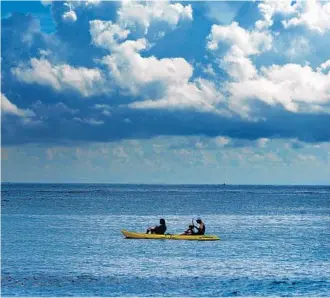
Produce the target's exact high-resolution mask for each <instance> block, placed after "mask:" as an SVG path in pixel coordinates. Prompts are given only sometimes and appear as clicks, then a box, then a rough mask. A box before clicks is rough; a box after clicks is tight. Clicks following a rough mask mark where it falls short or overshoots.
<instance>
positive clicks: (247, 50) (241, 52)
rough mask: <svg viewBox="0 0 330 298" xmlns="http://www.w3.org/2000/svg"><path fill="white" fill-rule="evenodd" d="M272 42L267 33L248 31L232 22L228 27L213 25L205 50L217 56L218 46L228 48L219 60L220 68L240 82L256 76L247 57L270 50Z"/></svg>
mask: <svg viewBox="0 0 330 298" xmlns="http://www.w3.org/2000/svg"><path fill="white" fill-rule="evenodd" d="M272 40H273V38H272V35H271V34H270V33H269V32H268V31H258V30H251V31H248V30H245V29H244V28H242V27H240V26H239V25H238V23H236V22H233V23H231V24H230V25H228V26H220V25H213V26H212V29H211V33H210V35H209V36H208V43H207V48H208V49H209V50H210V51H212V52H214V54H215V55H216V56H217V55H218V50H220V48H219V45H220V44H225V45H227V46H229V49H228V51H227V52H226V53H225V55H224V56H223V57H222V58H220V59H219V62H220V66H221V67H222V68H223V69H225V70H226V71H227V73H228V74H229V75H230V77H231V78H232V79H234V80H238V81H241V80H247V79H250V78H253V77H255V76H256V73H257V70H256V68H255V66H254V65H253V63H252V61H251V60H250V58H249V56H251V55H259V54H261V53H262V52H265V51H268V50H270V49H271V46H272Z"/></svg>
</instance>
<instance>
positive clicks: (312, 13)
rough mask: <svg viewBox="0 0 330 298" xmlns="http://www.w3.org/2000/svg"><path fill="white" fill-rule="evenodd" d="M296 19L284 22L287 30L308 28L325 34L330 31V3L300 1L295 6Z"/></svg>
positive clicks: (314, 0)
mask: <svg viewBox="0 0 330 298" xmlns="http://www.w3.org/2000/svg"><path fill="white" fill-rule="evenodd" d="M294 8H295V14H296V15H295V17H292V18H291V19H289V20H284V21H283V25H284V26H285V27H286V28H290V27H296V26H302V25H303V26H306V27H307V28H308V29H310V30H314V31H317V32H319V33H320V34H324V33H325V32H326V31H329V30H330V2H328V1H324V2H321V1H317V0H309V1H300V2H298V3H297V4H296V5H295V6H294Z"/></svg>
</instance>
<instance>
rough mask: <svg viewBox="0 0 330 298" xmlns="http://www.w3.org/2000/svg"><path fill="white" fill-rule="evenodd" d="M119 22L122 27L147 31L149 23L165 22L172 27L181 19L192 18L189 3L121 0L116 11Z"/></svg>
mask: <svg viewBox="0 0 330 298" xmlns="http://www.w3.org/2000/svg"><path fill="white" fill-rule="evenodd" d="M118 16H119V22H120V23H122V25H123V26H124V27H130V28H136V27H141V28H142V30H143V32H144V34H147V33H148V29H149V27H150V25H151V23H157V22H166V23H167V24H168V25H170V26H171V27H172V28H174V27H176V26H177V25H178V23H179V22H180V21H181V20H192V18H193V16H192V8H191V5H190V4H189V5H186V6H184V5H182V4H180V3H174V4H170V3H169V2H168V1H145V2H137V1H123V2H122V7H121V8H120V9H119V11H118Z"/></svg>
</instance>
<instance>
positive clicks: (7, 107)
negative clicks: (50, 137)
mask: <svg viewBox="0 0 330 298" xmlns="http://www.w3.org/2000/svg"><path fill="white" fill-rule="evenodd" d="M1 112H2V113H3V114H4V115H14V116H18V117H22V118H25V117H33V116H35V114H34V113H33V112H32V111H31V110H29V109H26V110H24V109H20V108H18V107H17V106H16V105H15V104H13V103H11V102H10V101H9V99H8V98H7V96H6V95H4V94H2V93H1Z"/></svg>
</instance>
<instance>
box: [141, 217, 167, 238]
mask: <svg viewBox="0 0 330 298" xmlns="http://www.w3.org/2000/svg"><path fill="white" fill-rule="evenodd" d="M165 232H166V223H165V219H164V218H161V219H160V220H159V226H155V227H149V228H148V229H147V232H146V233H147V234H149V233H151V234H159V235H164V234H165Z"/></svg>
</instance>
